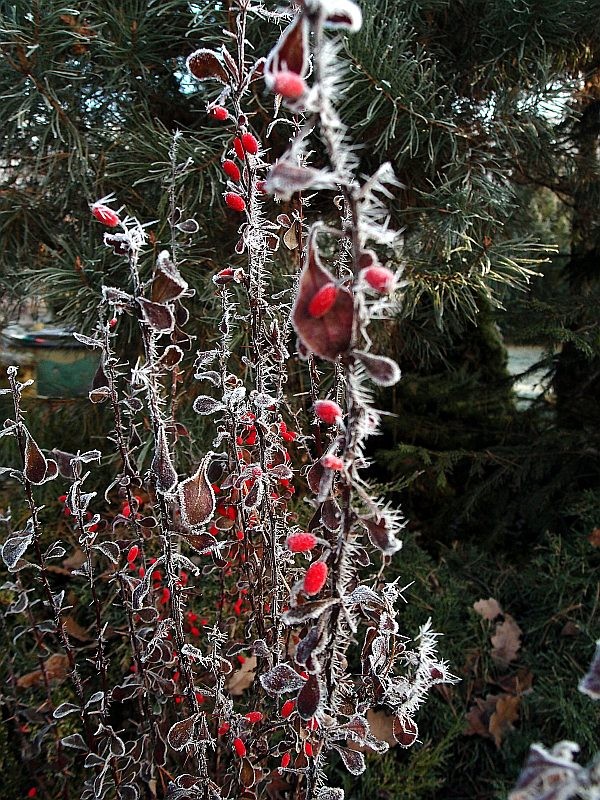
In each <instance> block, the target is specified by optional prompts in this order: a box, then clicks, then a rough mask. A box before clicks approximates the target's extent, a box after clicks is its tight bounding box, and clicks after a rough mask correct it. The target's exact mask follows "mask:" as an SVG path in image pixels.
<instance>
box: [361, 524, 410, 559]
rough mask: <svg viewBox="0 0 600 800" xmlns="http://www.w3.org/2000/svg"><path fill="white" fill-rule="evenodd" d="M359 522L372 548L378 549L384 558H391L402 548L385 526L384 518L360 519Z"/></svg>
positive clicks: (400, 543)
mask: <svg viewBox="0 0 600 800" xmlns="http://www.w3.org/2000/svg"><path fill="white" fill-rule="evenodd" d="M360 521H361V522H362V524H363V525H364V526H365V528H366V529H367V533H368V534H369V539H370V540H371V544H372V545H373V546H374V547H377V548H379V550H381V552H382V553H383V554H384V555H386V556H392V555H394V553H396V552H397V551H398V550H400V548H401V547H402V542H401V541H400V540H399V539H396V537H395V536H394V535H393V533H392V532H391V531H390V529H389V528H388V526H387V523H386V521H385V519H384V518H382V519H379V520H375V519H366V518H365V517H361V518H360Z"/></svg>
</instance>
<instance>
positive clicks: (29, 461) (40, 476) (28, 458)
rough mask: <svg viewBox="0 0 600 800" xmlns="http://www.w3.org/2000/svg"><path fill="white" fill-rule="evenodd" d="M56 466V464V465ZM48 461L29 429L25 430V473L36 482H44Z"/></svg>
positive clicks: (31, 481) (31, 480) (27, 477)
mask: <svg viewBox="0 0 600 800" xmlns="http://www.w3.org/2000/svg"><path fill="white" fill-rule="evenodd" d="M55 466H56V465H55ZM47 470H48V462H47V461H46V457H45V456H44V454H43V453H42V451H41V450H40V448H39V447H38V446H37V444H36V442H35V440H34V439H33V438H32V436H31V434H30V433H29V431H28V430H25V465H24V470H23V475H24V476H25V478H26V479H27V480H28V481H29V482H30V483H34V484H40V483H43V482H44V479H45V478H46V472H47Z"/></svg>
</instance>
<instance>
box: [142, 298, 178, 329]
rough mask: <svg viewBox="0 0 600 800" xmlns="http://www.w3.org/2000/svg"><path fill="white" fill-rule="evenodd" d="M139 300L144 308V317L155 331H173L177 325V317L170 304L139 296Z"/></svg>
mask: <svg viewBox="0 0 600 800" xmlns="http://www.w3.org/2000/svg"><path fill="white" fill-rule="evenodd" d="M137 302H138V305H139V307H140V308H141V310H142V319H143V320H144V322H145V323H146V324H147V325H148V326H149V327H150V328H152V330H153V331H154V332H155V333H171V331H172V330H173V328H174V327H175V317H174V316H173V311H172V309H171V308H170V307H169V306H165V305H163V304H162V303H153V302H151V301H150V300H146V299H145V298H143V297H138V298H137Z"/></svg>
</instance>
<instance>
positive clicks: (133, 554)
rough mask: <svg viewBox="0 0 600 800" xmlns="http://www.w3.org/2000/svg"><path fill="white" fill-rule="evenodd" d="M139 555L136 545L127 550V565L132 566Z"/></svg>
mask: <svg viewBox="0 0 600 800" xmlns="http://www.w3.org/2000/svg"><path fill="white" fill-rule="evenodd" d="M139 554H140V548H139V547H138V546H137V544H134V545H133V547H130V548H129V552H128V553H127V563H128V564H133V562H134V561H135V560H136V558H137V557H138V556H139Z"/></svg>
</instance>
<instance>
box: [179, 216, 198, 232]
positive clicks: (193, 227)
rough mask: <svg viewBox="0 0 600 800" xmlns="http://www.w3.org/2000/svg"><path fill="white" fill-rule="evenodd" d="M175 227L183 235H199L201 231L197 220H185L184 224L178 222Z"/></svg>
mask: <svg viewBox="0 0 600 800" xmlns="http://www.w3.org/2000/svg"><path fill="white" fill-rule="evenodd" d="M175 227H176V228H177V229H178V230H180V231H182V232H183V233H198V231H199V229H200V226H199V225H198V223H197V222H196V220H195V219H185V220H184V221H183V222H178V223H177V225H176V226H175Z"/></svg>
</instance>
